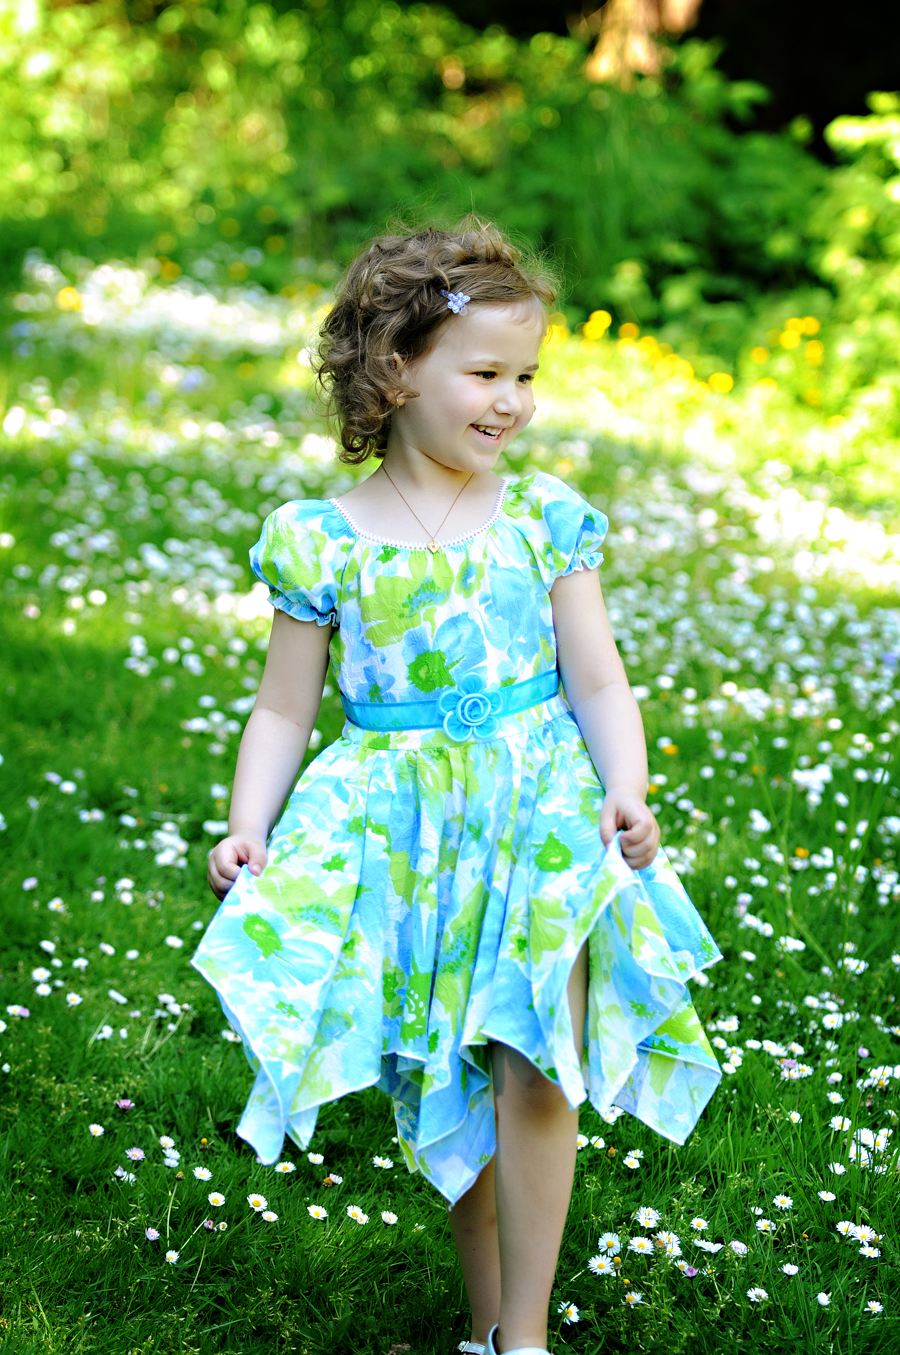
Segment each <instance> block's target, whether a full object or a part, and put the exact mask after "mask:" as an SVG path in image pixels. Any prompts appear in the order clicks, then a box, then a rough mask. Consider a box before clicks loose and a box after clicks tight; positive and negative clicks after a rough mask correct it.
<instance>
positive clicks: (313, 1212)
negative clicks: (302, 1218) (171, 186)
mask: <svg viewBox="0 0 900 1355" xmlns="http://www.w3.org/2000/svg"><path fill="white" fill-rule="evenodd" d="M306 1212H307V1214H309V1216H310V1218H313V1219H327V1218H328V1210H327V1209H323V1208H322V1206H321V1205H320V1204H308V1205H307V1206H306Z"/></svg>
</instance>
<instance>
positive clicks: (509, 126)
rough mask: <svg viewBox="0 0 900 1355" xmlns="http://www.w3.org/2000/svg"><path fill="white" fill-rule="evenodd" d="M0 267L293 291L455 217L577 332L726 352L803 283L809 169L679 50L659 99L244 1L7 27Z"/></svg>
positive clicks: (359, 6)
mask: <svg viewBox="0 0 900 1355" xmlns="http://www.w3.org/2000/svg"><path fill="white" fill-rule="evenodd" d="M0 23H2V27H3V29H4V47H3V53H2V58H0V61H2V65H0V116H2V118H3V122H4V126H5V128H6V129H7V131H6V135H7V138H8V147H7V163H8V166H9V168H8V170H7V172H6V175H5V177H4V181H3V188H2V190H0V220H5V226H4V228H3V235H4V237H5V241H6V247H7V249H8V250H9V249H10V248H11V247H12V248H13V252H14V251H15V249H16V248H18V249H21V246H22V244H23V243H25V242H27V243H28V244H39V245H41V246H43V247H44V248H45V250H47V251H48V252H50V253H51V254H52V253H55V252H56V250H57V249H58V248H59V247H61V246H65V247H69V248H71V247H73V246H76V247H77V248H79V249H81V250H82V251H86V252H92V253H96V251H97V250H98V248H101V247H102V249H103V252H104V254H105V255H106V256H107V257H108V255H109V253H110V244H111V243H112V242H114V244H113V248H115V249H117V250H120V249H121V250H124V252H125V253H131V254H133V253H135V252H141V251H142V250H148V249H150V248H154V249H155V250H157V251H158V252H160V253H161V254H164V255H166V256H168V255H172V254H175V256H176V258H178V259H179V260H180V254H179V249H181V250H183V249H184V248H185V247H186V246H190V244H191V243H192V242H198V241H199V242H201V243H207V244H208V243H209V242H211V241H212V240H213V239H217V238H219V237H220V232H221V233H222V234H224V236H225V237H226V238H232V236H234V235H238V234H239V235H240V237H241V239H242V240H243V242H244V244H245V245H247V244H251V245H261V246H263V247H264V249H265V250H267V252H268V258H267V259H266V258H264V259H263V260H260V262H259V263H258V264H255V265H254V267H255V268H256V269H258V270H259V273H258V275H259V276H260V277H261V278H263V279H264V280H267V281H268V282H269V283H270V284H271V283H273V282H276V283H277V282H279V281H280V282H284V263H285V261H286V260H287V258H288V257H289V256H290V255H291V254H297V253H299V254H301V255H302V254H313V255H315V256H316V257H319V258H321V257H323V256H325V255H331V256H332V257H337V258H338V259H339V260H343V259H344V258H345V257H346V256H347V254H348V252H350V251H352V249H353V248H354V247H355V246H356V244H357V243H358V242H359V240H360V239H362V238H364V237H365V236H366V235H368V234H369V233H371V232H373V231H375V230H378V229H381V228H383V226H384V224H385V222H386V221H387V220H388V219H389V218H390V217H391V216H392V215H394V214H396V213H398V212H399V213H400V214H402V215H404V216H406V217H408V218H410V219H414V220H415V219H417V218H421V217H422V216H425V215H427V216H435V215H437V216H441V217H444V218H447V219H453V218H455V217H457V216H458V215H460V214H461V213H462V212H465V211H467V210H470V209H474V210H475V211H477V212H480V213H481V214H483V215H486V216H488V217H492V218H495V219H498V220H499V221H501V222H502V223H504V224H505V225H506V226H507V227H508V228H510V229H511V230H513V231H515V232H518V233H520V234H521V235H523V236H525V237H527V238H528V239H530V240H532V241H535V242H538V243H540V244H542V245H545V246H548V247H550V248H552V249H553V250H554V251H556V252H557V254H558V255H559V256H560V257H561V259H562V260H563V262H564V263H565V265H566V267H567V270H568V273H569V276H570V295H569V298H568V301H569V303H570V305H571V307H572V308H573V311H572V313H573V316H574V315H578V314H580V316H581V318H584V316H585V315H586V314H587V312H588V311H589V310H591V309H592V308H593V307H594V306H596V305H598V304H600V303H602V302H610V303H613V304H614V305H615V306H616V307H617V309H618V311H619V313H620V315H621V318H623V319H637V320H639V321H640V322H641V323H654V324H663V323H668V324H670V325H671V326H672V327H673V333H676V334H678V335H680V334H682V333H684V332H686V328H688V327H692V328H693V329H694V330H698V331H699V333H700V335H701V336H702V337H703V340H704V342H708V343H709V344H711V345H712V346H713V347H716V346H718V347H719V348H722V347H724V348H728V347H729V346H731V347H732V348H733V347H734V344H735V342H736V340H737V335H738V331H739V329H740V325H741V323H742V318H743V317H745V315H746V311H747V305H748V302H751V301H752V299H753V298H754V297H756V296H758V295H759V294H760V292H761V291H762V290H763V289H765V288H769V287H772V286H776V287H781V288H784V287H786V286H790V285H793V284H794V283H795V282H797V281H798V280H800V279H802V278H803V277H804V276H805V275H806V267H807V260H806V256H805V252H804V247H803V240H804V232H803V223H804V221H805V214H806V208H807V203H808V199H809V196H810V194H811V193H812V192H813V191H815V189H816V187H817V185H818V184H819V181H820V180H821V177H822V171H821V169H820V168H819V167H818V166H817V165H816V163H815V162H814V161H812V160H811V159H810V158H809V157H808V156H806V155H805V154H804V153H803V152H802V151H801V150H800V148H799V147H798V146H797V145H796V143H795V141H793V140H792V139H791V138H789V137H786V136H785V137H776V136H767V135H759V134H753V135H744V136H742V135H739V134H738V133H737V132H736V131H734V130H732V124H733V123H735V122H739V121H740V120H742V119H746V118H747V117H748V116H749V113H750V110H751V109H752V106H753V104H754V102H758V101H759V100H760V99H761V98H764V97H765V92H764V91H762V90H761V89H759V88H758V87H756V86H752V85H748V84H747V83H739V84H730V83H729V82H727V81H726V80H725V79H724V77H723V76H722V75H721V74H720V73H719V72H717V71H716V69H715V66H714V60H715V56H716V51H715V48H714V47H712V46H711V45H709V44H706V45H704V44H701V43H698V42H689V43H687V44H685V45H684V46H683V47H682V48H681V49H679V51H678V53H677V59H676V60H675V62H674V64H673V66H672V67H671V69H670V71H669V73H668V74H667V76H666V79H665V80H664V81H662V80H655V79H646V80H643V81H641V82H640V84H639V85H638V88H637V89H636V91H634V92H627V93H626V92H621V91H618V90H615V89H606V88H599V87H593V86H591V85H590V84H589V83H588V82H586V81H585V79H584V78H583V76H582V74H581V68H582V64H583V62H584V59H585V56H586V50H585V48H584V46H583V44H582V43H581V42H579V41H577V40H575V39H572V38H558V37H554V36H552V35H549V34H539V35H537V36H536V37H535V38H533V39H532V40H531V41H530V42H518V41H515V40H513V39H512V38H510V37H508V36H507V35H506V34H505V33H503V32H502V31H501V30H499V29H489V30H488V31H487V32H486V33H483V34H482V33H476V32H475V31H474V30H472V29H469V28H467V27H466V26H465V25H463V24H461V23H459V22H458V21H457V20H456V19H455V18H454V17H453V16H452V15H450V14H449V13H448V12H447V11H444V10H441V9H440V8H437V7H435V6H430V5H413V6H411V7H404V8H402V9H401V8H400V7H399V6H397V5H395V4H392V3H385V0H352V2H351V0H345V3H342V4H335V5H322V4H321V3H317V0H305V3H303V4H301V5H299V6H297V7H296V8H292V9H291V10H289V11H287V12H285V13H277V12H276V11H275V10H274V9H272V8H271V7H270V6H268V5H265V4H252V5H248V4H246V3H245V0H233V2H232V3H228V4H220V5H218V6H211V7H209V8H204V7H202V6H200V5H198V4H183V5H171V6H169V7H167V8H166V9H164V10H162V11H161V12H160V14H159V15H158V17H156V18H155V19H153V20H150V19H146V20H144V21H141V22H138V21H129V19H128V17H127V14H126V11H125V10H124V9H123V8H122V7H121V6H120V5H117V4H116V3H114V2H112V3H109V2H107V3H104V4H98V5H90V6H74V7H70V8H64V9H46V8H44V7H43V6H42V5H40V4H37V3H35V4H34V5H31V4H30V3H29V4H26V3H25V0H21V5H20V8H19V10H18V12H17V14H16V13H15V12H14V11H12V10H6V11H4V13H3V16H2V19H0Z"/></svg>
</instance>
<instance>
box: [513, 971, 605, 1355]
mask: <svg viewBox="0 0 900 1355" xmlns="http://www.w3.org/2000/svg"><path fill="white" fill-rule="evenodd" d="M569 1006H570V1010H571V1012H572V1029H573V1031H574V1033H575V1041H576V1048H577V1050H578V1052H579V1054H580V1053H581V1048H582V1044H583V1036H584V1021H585V1014H586V1011H587V949H586V947H585V948H583V949H582V951H581V953H580V955H579V957H578V960H577V961H576V963H575V967H574V969H573V971H572V976H571V979H570V981H569ZM493 1074H494V1098H495V1101H496V1105H497V1120H498V1132H497V1158H496V1195H497V1217H498V1224H499V1242H500V1276H501V1303H500V1319H499V1326H500V1329H499V1333H498V1337H499V1339H498V1346H499V1349H500V1351H501V1352H502V1351H504V1350H512V1349H514V1348H515V1347H516V1346H546V1344H547V1307H548V1304H549V1302H550V1291H551V1289H552V1288H553V1279H554V1276H555V1274H556V1264H557V1260H558V1257H559V1246H560V1242H561V1241H562V1231H563V1225H564V1224H565V1221H566V1214H567V1212H568V1208H569V1200H570V1197H571V1194H572V1181H573V1178H574V1173H575V1152H576V1147H575V1139H576V1136H577V1133H578V1112H577V1110H572V1109H571V1108H570V1106H569V1104H568V1102H567V1101H566V1099H565V1097H564V1096H563V1093H562V1092H561V1091H560V1089H559V1087H557V1086H556V1085H555V1084H554V1083H552V1082H550V1081H549V1079H548V1078H546V1077H544V1075H543V1073H540V1072H538V1070H537V1069H536V1068H535V1066H534V1064H532V1063H530V1062H529V1061H528V1059H526V1058H525V1057H524V1056H523V1055H522V1054H519V1053H518V1052H517V1051H516V1050H513V1049H508V1048H506V1047H505V1046H504V1045H494V1046H493Z"/></svg>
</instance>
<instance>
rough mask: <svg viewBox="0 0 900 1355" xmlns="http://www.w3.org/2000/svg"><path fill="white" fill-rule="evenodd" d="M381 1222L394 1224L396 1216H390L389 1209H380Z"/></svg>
mask: <svg viewBox="0 0 900 1355" xmlns="http://www.w3.org/2000/svg"><path fill="white" fill-rule="evenodd" d="M381 1221H382V1223H396V1222H397V1215H396V1214H392V1213H391V1211H390V1210H389V1209H382V1211H381Z"/></svg>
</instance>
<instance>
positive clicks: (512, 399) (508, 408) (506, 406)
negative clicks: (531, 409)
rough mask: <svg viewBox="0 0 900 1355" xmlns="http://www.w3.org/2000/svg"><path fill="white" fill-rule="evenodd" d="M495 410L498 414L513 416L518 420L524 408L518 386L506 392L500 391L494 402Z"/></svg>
mask: <svg viewBox="0 0 900 1355" xmlns="http://www.w3.org/2000/svg"><path fill="white" fill-rule="evenodd" d="M494 408H495V409H496V411H497V413H498V414H512V415H513V416H514V417H516V418H517V417H518V416H519V415H520V414H521V413H522V410H523V408H524V405H523V404H522V392H521V391H520V390H519V389H518V387H517V386H510V387H508V388H507V389H506V390H503V391H499V392H498V394H497V397H496V399H495V400H494Z"/></svg>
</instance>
